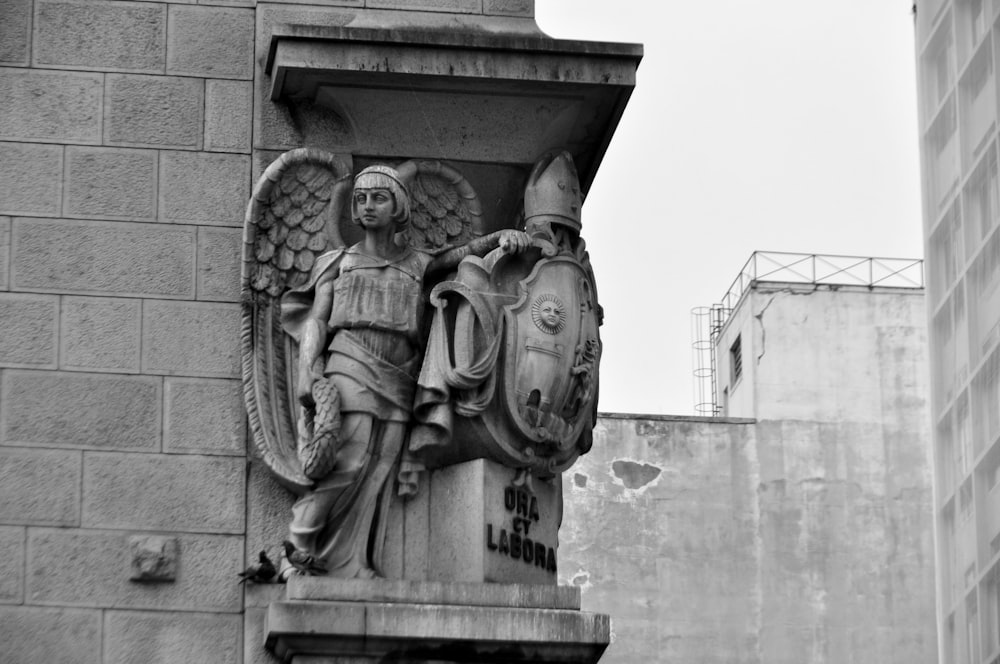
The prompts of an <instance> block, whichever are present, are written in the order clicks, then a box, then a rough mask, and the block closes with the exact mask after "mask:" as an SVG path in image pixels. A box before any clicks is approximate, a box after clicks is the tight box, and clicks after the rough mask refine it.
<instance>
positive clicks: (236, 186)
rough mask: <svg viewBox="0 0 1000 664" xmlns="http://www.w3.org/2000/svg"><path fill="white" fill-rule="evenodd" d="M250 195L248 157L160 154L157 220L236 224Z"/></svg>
mask: <svg viewBox="0 0 1000 664" xmlns="http://www.w3.org/2000/svg"><path fill="white" fill-rule="evenodd" d="M249 197H250V156H249V155H241V154H212V153H205V152H170V151H163V152H161V153H160V219H161V220H164V221H172V222H179V223H185V224H209V225H214V226H237V227H238V226H240V225H241V224H242V223H243V213H244V208H245V207H246V202H247V199H249Z"/></svg>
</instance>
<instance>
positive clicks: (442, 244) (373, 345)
mask: <svg viewBox="0 0 1000 664" xmlns="http://www.w3.org/2000/svg"><path fill="white" fill-rule="evenodd" d="M346 205H349V206H350V207H349V210H350V217H351V219H352V220H353V222H354V224H357V225H358V226H359V227H360V230H361V231H362V232H363V237H362V239H361V240H360V241H359V242H357V243H355V244H353V245H352V246H346V243H345V242H344V241H343V239H342V234H341V229H340V227H339V223H340V220H341V216H342V213H343V211H344V206H346ZM481 232H482V214H481V208H480V205H479V201H478V199H477V197H476V193H475V191H474V190H473V188H472V186H471V185H470V184H469V183H468V181H467V180H466V179H465V178H464V177H463V176H462V175H461V174H460V173H459V172H458V171H456V170H455V169H453V168H451V167H449V166H447V165H445V164H442V163H440V162H436V161H408V162H405V163H403V164H400V165H398V166H396V167H395V168H394V167H390V166H388V165H374V166H369V167H368V168H365V169H363V170H362V171H361V172H360V173H358V174H357V175H356V176H354V177H351V176H350V175H349V174H347V173H346V172H345V169H344V168H343V167H342V166H340V165H339V164H338V162H337V160H336V158H335V157H334V156H333V155H332V154H329V153H326V152H324V151H321V150H315V149H297V150H292V151H291V152H287V153H285V154H283V155H282V156H281V157H279V158H278V159H277V160H276V161H275V162H274V163H272V164H271V165H270V166H269V167H268V168H267V170H266V171H265V172H264V174H263V176H262V177H261V178H260V181H259V182H258V184H257V186H256V188H255V189H254V192H253V196H252V199H251V201H250V204H249V206H248V209H247V214H246V219H245V228H244V252H243V276H242V293H243V330H242V343H243V361H244V367H243V370H244V384H245V390H246V404H247V411H248V415H249V419H250V426H251V430H252V433H253V439H254V443H255V446H256V449H257V452H258V454H259V456H260V457H261V459H262V460H263V461H264V463H265V464H266V465H267V466H268V467H269V468H270V470H271V471H272V472H273V473H274V475H275V476H276V477H277V479H278V480H279V481H280V482H281V483H283V484H284V485H285V486H286V487H288V488H289V489H291V490H292V491H293V492H295V493H296V495H297V496H298V500H297V501H296V503H295V504H294V506H293V508H292V512H293V516H292V522H291V525H290V528H289V535H288V541H289V542H290V544H291V546H290V547H289V546H288V545H286V549H287V550H288V551H291V554H290V555H288V556H286V558H289V559H291V558H294V561H293V562H294V570H293V568H292V567H291V566H290V565H289V563H288V561H287V560H286V561H285V563H284V564H283V569H282V575H283V578H287V575H288V574H289V573H290V572H292V571H295V570H298V571H299V572H301V573H315V574H321V573H328V574H330V575H333V576H336V577H339V578H367V577H373V576H378V575H379V574H380V570H379V561H380V559H381V546H382V542H383V541H384V535H385V521H386V515H387V513H388V509H389V505H390V502H391V497H392V491H393V488H394V486H395V485H396V479H397V477H398V478H399V480H400V481H399V490H400V493H403V494H405V493H407V492H412V491H413V490H414V489H415V474H416V473H415V470H417V469H419V464H418V463H416V462H415V460H413V459H411V458H410V456H409V455H408V453H407V451H406V449H405V448H406V441H407V434H408V427H409V423H410V421H411V419H412V411H413V402H414V394H415V390H416V380H417V377H418V375H419V372H420V368H421V361H422V356H423V351H424V346H425V343H426V339H425V332H424V330H425V328H426V325H425V322H424V309H425V302H426V301H427V293H428V291H429V289H430V287H432V286H433V285H434V283H435V280H440V279H442V278H443V277H444V276H445V275H447V274H448V273H449V271H451V270H452V269H453V268H454V267H455V266H456V265H458V263H459V262H460V261H461V260H462V259H463V258H464V257H466V256H470V255H476V256H482V255H485V254H486V253H487V252H490V251H491V250H494V249H499V251H500V252H501V253H505V254H506V253H509V254H517V253H519V252H523V251H524V250H526V249H527V248H528V247H529V245H530V242H531V240H530V239H529V237H528V236H527V235H526V234H525V233H523V232H520V231H514V230H502V231H498V232H495V233H491V234H488V235H482V234H481Z"/></svg>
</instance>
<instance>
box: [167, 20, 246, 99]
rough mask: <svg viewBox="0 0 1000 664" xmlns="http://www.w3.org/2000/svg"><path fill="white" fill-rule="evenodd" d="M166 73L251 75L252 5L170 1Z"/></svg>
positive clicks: (206, 75) (212, 76) (214, 76)
mask: <svg viewBox="0 0 1000 664" xmlns="http://www.w3.org/2000/svg"><path fill="white" fill-rule="evenodd" d="M167 26H168V32H167V35H168V37H167V73H168V74H184V75H186V76H205V77H211V78H238V79H245V80H249V79H251V78H253V30H254V12H253V10H252V9H239V8H232V7H193V6H192V7H184V6H180V5H171V6H170V8H169V10H168V19H167Z"/></svg>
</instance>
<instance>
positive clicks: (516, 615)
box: [264, 577, 610, 664]
mask: <svg viewBox="0 0 1000 664" xmlns="http://www.w3.org/2000/svg"><path fill="white" fill-rule="evenodd" d="M264 633H265V639H266V646H267V648H268V650H270V651H271V652H273V653H274V654H275V655H277V656H278V658H279V659H280V661H282V662H286V663H290V664H307V663H308V664H334V663H336V664H362V663H365V664H368V663H374V662H407V663H411V664H418V663H424V662H426V663H432V662H434V663H437V662H469V663H480V662H482V663H496V664H501V663H502V664H506V663H508V662H510V663H513V662H539V663H544V662H552V663H560V664H562V663H566V664H569V663H584V662H596V661H598V659H599V658H600V656H601V654H602V653H603V652H604V649H605V648H606V647H607V645H608V643H609V639H610V620H609V618H608V616H606V615H603V614H594V613H584V612H582V611H580V591H579V589H578V588H575V587H566V586H563V587H560V586H542V585H524V584H476V583H436V582H413V581H385V580H371V581H368V580H350V581H345V580H337V579H320V578H308V577H295V578H292V579H291V580H290V581H289V583H288V585H287V587H286V592H285V597H284V599H282V600H279V601H275V602H272V603H271V604H270V606H268V609H267V618H266V622H265V628H264Z"/></svg>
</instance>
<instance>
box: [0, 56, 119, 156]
mask: <svg viewBox="0 0 1000 664" xmlns="http://www.w3.org/2000/svg"><path fill="white" fill-rule="evenodd" d="M103 90H104V76H103V75H102V74H91V73H86V72H61V71H38V70H28V69H12V68H0V139H4V140H13V141H18V140H28V141H40V142H43V143H100V141H101V100H102V97H103Z"/></svg>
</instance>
